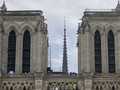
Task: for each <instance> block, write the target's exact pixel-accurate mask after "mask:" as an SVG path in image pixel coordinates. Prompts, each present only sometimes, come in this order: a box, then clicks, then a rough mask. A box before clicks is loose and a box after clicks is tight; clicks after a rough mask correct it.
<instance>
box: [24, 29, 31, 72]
mask: <svg viewBox="0 0 120 90" xmlns="http://www.w3.org/2000/svg"><path fill="white" fill-rule="evenodd" d="M22 72H23V73H25V72H26V73H28V72H30V32H29V31H28V30H26V31H25V32H24V36H23V61H22Z"/></svg>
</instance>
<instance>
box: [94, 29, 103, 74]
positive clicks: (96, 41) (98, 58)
mask: <svg viewBox="0 0 120 90" xmlns="http://www.w3.org/2000/svg"><path fill="white" fill-rule="evenodd" d="M94 52H95V73H101V72H102V69H101V68H102V66H101V37H100V32H99V31H98V30H97V31H96V32H95V36H94Z"/></svg>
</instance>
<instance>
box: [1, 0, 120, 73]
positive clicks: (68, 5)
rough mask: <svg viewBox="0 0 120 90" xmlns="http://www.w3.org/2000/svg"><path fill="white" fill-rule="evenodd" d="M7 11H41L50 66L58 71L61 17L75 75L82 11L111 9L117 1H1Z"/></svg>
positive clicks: (59, 64) (71, 68)
mask: <svg viewBox="0 0 120 90" xmlns="http://www.w3.org/2000/svg"><path fill="white" fill-rule="evenodd" d="M3 1H5V2H6V6H7V9H8V10H42V11H43V15H44V16H45V18H46V19H47V20H46V23H47V24H48V32H49V34H48V36H49V44H51V47H52V48H51V50H52V51H51V52H52V53H51V59H52V67H53V68H54V69H55V70H60V69H61V67H62V55H63V30H64V16H65V17H66V27H67V48H68V49H67V51H68V52H67V53H68V67H69V72H78V63H77V62H78V58H77V57H78V56H77V47H76V42H77V34H76V33H77V27H78V23H79V22H81V21H80V20H79V19H80V18H82V16H83V12H84V11H85V9H114V8H115V7H116V5H117V3H118V0H0V5H2V3H3Z"/></svg>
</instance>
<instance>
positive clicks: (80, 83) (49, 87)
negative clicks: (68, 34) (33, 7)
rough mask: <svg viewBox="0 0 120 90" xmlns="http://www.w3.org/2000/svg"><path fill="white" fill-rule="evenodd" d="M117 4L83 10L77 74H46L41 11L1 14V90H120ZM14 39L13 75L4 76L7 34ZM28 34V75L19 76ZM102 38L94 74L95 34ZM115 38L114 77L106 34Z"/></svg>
mask: <svg viewBox="0 0 120 90" xmlns="http://www.w3.org/2000/svg"><path fill="white" fill-rule="evenodd" d="M119 7H120V4H119V3H118V5H117V7H116V9H114V10H111V11H92V10H90V11H89V10H86V11H85V12H84V16H83V17H82V23H81V24H79V27H78V42H77V46H78V74H74V73H73V74H63V73H60V72H59V73H52V72H48V71H47V63H48V37H47V24H46V23H45V22H44V21H45V18H44V16H43V12H42V11H7V8H6V6H5V3H4V4H3V6H2V7H1V11H0V90H120V78H119V77H120V55H119V53H120V43H119V39H120V25H119V23H120V17H119V16H120V12H119V11H120V8H119ZM11 30H14V32H15V35H16V52H15V72H12V73H11V72H7V63H8V45H9V44H8V40H9V33H10V32H11ZM26 30H28V31H29V32H30V38H31V39H30V72H29V73H23V72H22V59H23V36H24V32H25V31H26ZM96 31H99V32H100V38H101V70H102V71H101V72H100V73H96V72H95V69H96V67H95V63H96V62H95V43H94V42H95V38H94V37H95V32H96ZM109 31H112V32H113V36H114V50H115V73H109V60H108V54H109V52H108V32H109Z"/></svg>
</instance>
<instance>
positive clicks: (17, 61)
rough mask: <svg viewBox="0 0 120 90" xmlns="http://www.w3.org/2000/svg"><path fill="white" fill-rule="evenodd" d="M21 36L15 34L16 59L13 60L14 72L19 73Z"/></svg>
mask: <svg viewBox="0 0 120 90" xmlns="http://www.w3.org/2000/svg"><path fill="white" fill-rule="evenodd" d="M21 37H22V36H21V35H20V34H19V35H17V36H16V59H15V60H16V61H15V72H16V73H21V71H22V70H21V61H22V56H21V54H22V53H21V52H22V49H21V46H22V44H21V42H22V40H21Z"/></svg>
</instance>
